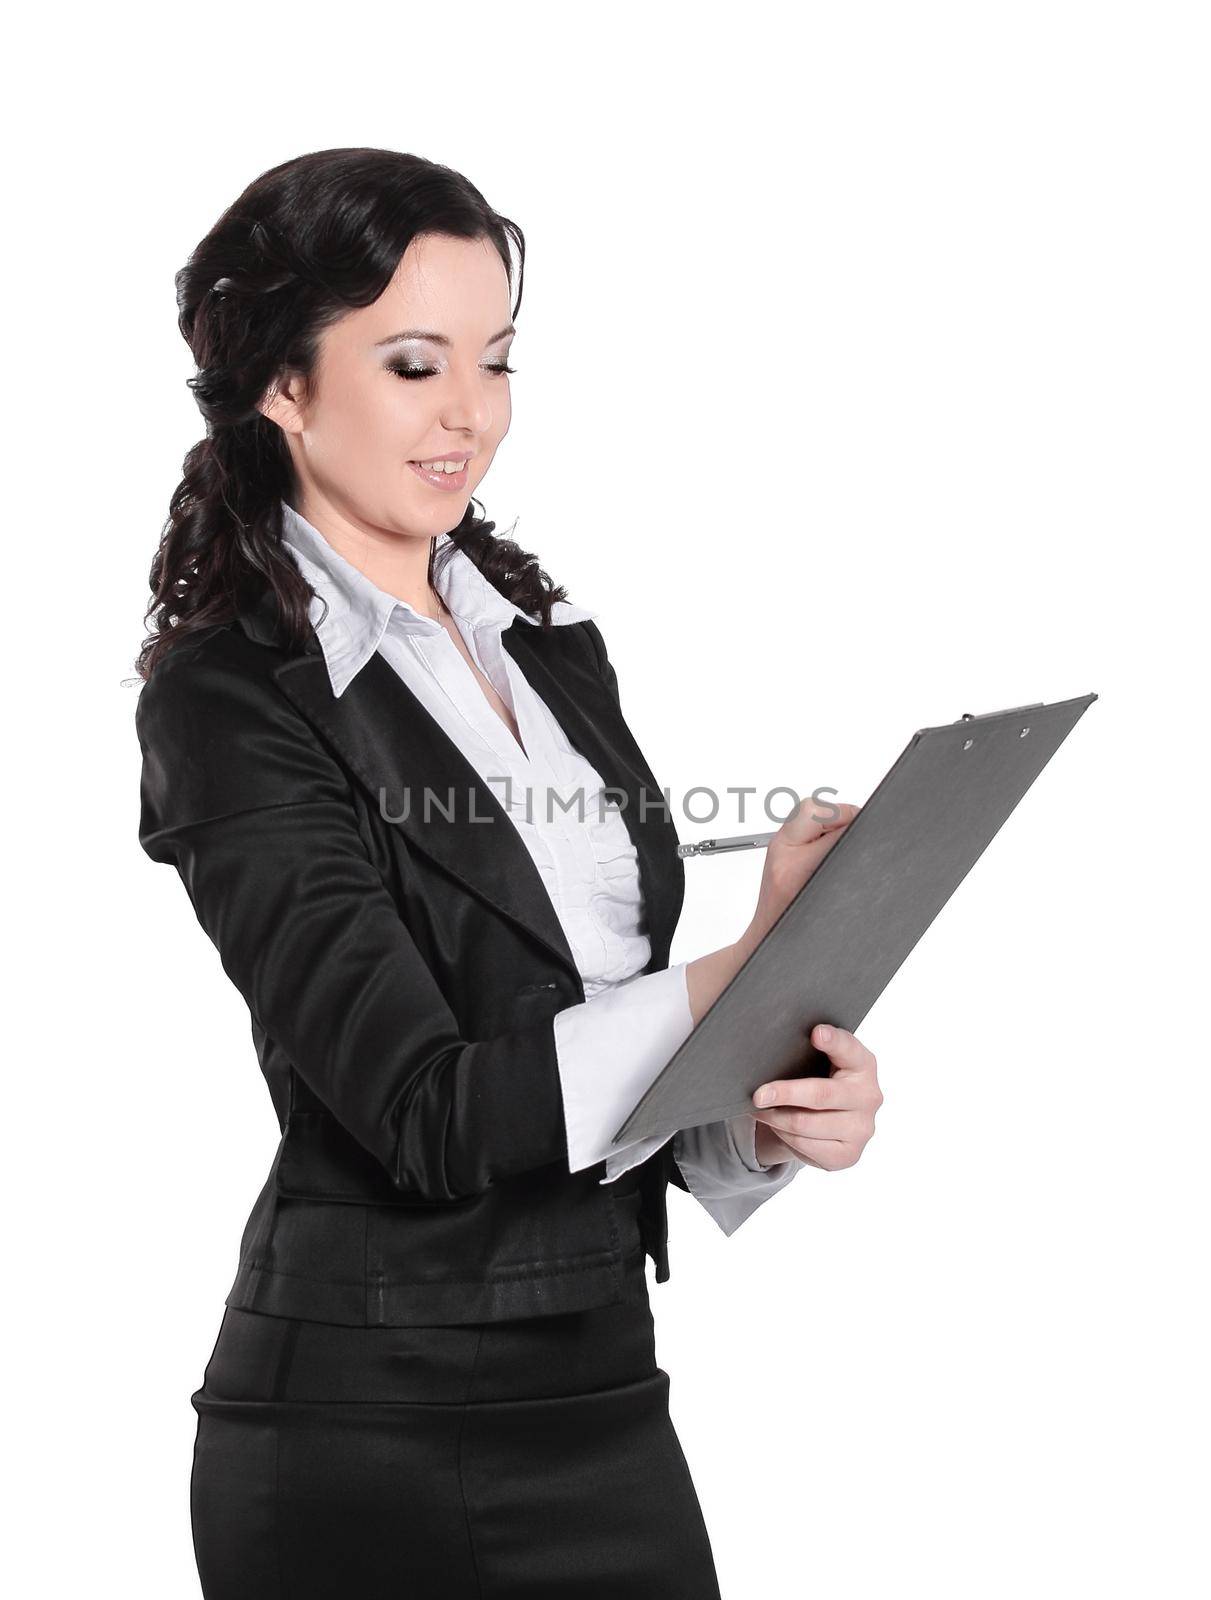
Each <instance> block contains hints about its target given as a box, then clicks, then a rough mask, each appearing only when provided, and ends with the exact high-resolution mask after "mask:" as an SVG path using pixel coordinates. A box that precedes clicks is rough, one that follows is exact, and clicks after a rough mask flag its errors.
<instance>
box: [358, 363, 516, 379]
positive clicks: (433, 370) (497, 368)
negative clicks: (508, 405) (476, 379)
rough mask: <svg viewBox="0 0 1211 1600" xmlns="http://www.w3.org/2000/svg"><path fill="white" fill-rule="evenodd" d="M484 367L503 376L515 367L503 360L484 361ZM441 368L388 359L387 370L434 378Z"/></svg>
mask: <svg viewBox="0 0 1211 1600" xmlns="http://www.w3.org/2000/svg"><path fill="white" fill-rule="evenodd" d="M484 368H485V370H486V371H488V372H494V373H496V374H497V376H503V374H505V373H506V372H516V371H517V368H516V367H511V366H509V364H508V363H507V362H505V361H486V362H485V363H484ZM441 370H442V369H441V368H440V367H418V366H415V365H414V364H413V363H411V362H407V361H388V363H387V371H388V372H393V373H394V374H395V376H396V377H397V378H409V379H416V378H435V377H436V376H437V375H438V373H440V371H441Z"/></svg>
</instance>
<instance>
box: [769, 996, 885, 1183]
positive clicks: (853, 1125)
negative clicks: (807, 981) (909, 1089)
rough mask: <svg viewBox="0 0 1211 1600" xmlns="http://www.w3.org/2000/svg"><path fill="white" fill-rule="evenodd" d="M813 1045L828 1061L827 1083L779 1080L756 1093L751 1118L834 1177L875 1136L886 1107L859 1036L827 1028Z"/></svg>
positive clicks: (819, 1031)
mask: <svg viewBox="0 0 1211 1600" xmlns="http://www.w3.org/2000/svg"><path fill="white" fill-rule="evenodd" d="M812 1042H813V1044H815V1045H816V1046H817V1048H818V1049H821V1050H823V1051H824V1052H825V1054H826V1055H827V1056H828V1058H829V1060H830V1061H831V1062H832V1063H833V1071H832V1074H831V1076H830V1077H827V1078H780V1079H775V1080H773V1081H772V1082H770V1083H765V1084H762V1085H761V1086H760V1087H759V1088H758V1089H756V1090H755V1091H754V1093H753V1105H754V1107H756V1108H758V1109H755V1110H754V1111H753V1113H752V1114H753V1116H754V1117H755V1118H756V1119H757V1121H758V1122H764V1123H766V1124H767V1125H768V1126H769V1127H771V1128H773V1130H774V1132H775V1133H777V1135H778V1137H779V1138H780V1139H784V1140H786V1142H787V1143H788V1144H789V1145H790V1146H791V1148H792V1149H793V1150H794V1151H795V1153H796V1154H797V1155H799V1156H801V1157H802V1159H803V1160H805V1161H810V1162H812V1164H813V1165H815V1166H819V1167H824V1168H826V1169H827V1170H828V1171H830V1172H835V1171H838V1170H839V1169H840V1168H842V1167H851V1166H853V1164H854V1162H855V1161H857V1159H858V1157H859V1156H860V1155H861V1154H862V1152H863V1150H864V1149H865V1148H866V1146H867V1144H868V1143H869V1142H870V1140H871V1138H872V1136H873V1135H874V1131H875V1113H876V1112H877V1111H878V1109H879V1107H880V1106H881V1105H882V1104H883V1091H882V1090H881V1089H880V1088H879V1080H878V1075H877V1069H878V1062H877V1060H876V1058H875V1055H874V1052H873V1051H871V1050H868V1049H867V1047H866V1046H865V1045H864V1044H863V1043H862V1041H861V1040H860V1039H859V1038H858V1037H857V1035H856V1034H853V1033H850V1032H849V1030H848V1029H846V1028H835V1027H831V1026H828V1025H826V1024H823V1023H822V1024H821V1025H820V1026H819V1027H817V1028H814V1029H813V1030H812Z"/></svg>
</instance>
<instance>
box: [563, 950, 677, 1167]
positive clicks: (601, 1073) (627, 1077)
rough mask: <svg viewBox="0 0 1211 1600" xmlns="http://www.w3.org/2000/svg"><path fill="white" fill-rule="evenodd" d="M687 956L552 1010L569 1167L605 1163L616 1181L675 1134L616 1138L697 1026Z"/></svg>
mask: <svg viewBox="0 0 1211 1600" xmlns="http://www.w3.org/2000/svg"><path fill="white" fill-rule="evenodd" d="M686 965H687V963H686V962H684V961H681V962H678V963H677V964H676V965H675V966H671V967H665V968H663V969H662V970H661V971H659V972H647V973H638V974H636V975H635V976H634V977H632V978H626V979H624V980H623V982H621V983H616V984H614V985H613V987H611V988H609V989H603V990H602V991H601V993H600V994H597V995H594V996H593V998H592V999H591V1000H583V1001H581V1002H580V1004H579V1005H574V1006H567V1007H565V1009H564V1010H562V1011H557V1012H556V1013H555V1017H554V1028H555V1050H556V1055H557V1058H558V1063H559V1077H560V1085H561V1088H562V1091H563V1107H564V1123H565V1126H566V1130H567V1139H568V1171H569V1172H581V1171H583V1169H584V1168H585V1167H591V1166H593V1165H594V1163H595V1162H598V1161H604V1162H605V1163H606V1175H605V1177H604V1178H602V1179H601V1180H600V1182H602V1183H610V1182H612V1181H613V1180H614V1179H615V1178H619V1177H621V1176H622V1174H623V1173H624V1172H627V1171H629V1170H630V1168H631V1167H634V1166H638V1164H639V1163H640V1162H641V1161H646V1160H647V1158H648V1156H650V1155H651V1154H652V1153H653V1152H654V1151H656V1150H659V1149H660V1147H661V1145H663V1144H667V1143H668V1139H669V1135H668V1134H667V1133H666V1134H655V1135H650V1136H649V1137H647V1138H645V1139H638V1140H631V1141H629V1142H625V1143H623V1144H616V1143H615V1142H614V1139H613V1134H614V1131H615V1129H617V1128H618V1127H620V1126H621V1125H622V1123H623V1122H625V1121H626V1119H627V1117H628V1116H629V1115H630V1113H631V1112H632V1111H633V1110H634V1108H635V1106H636V1105H637V1104H638V1102H639V1101H640V1100H641V1099H642V1097H643V1096H644V1094H645V1093H646V1092H647V1090H648V1089H649V1088H650V1087H651V1085H652V1083H653V1082H654V1081H655V1080H656V1078H657V1077H659V1075H660V1073H661V1072H662V1071H663V1069H664V1067H665V1066H666V1065H667V1063H668V1062H669V1061H670V1060H671V1059H672V1057H673V1056H674V1055H675V1054H676V1052H677V1050H678V1049H680V1047H681V1045H682V1044H683V1043H684V1042H685V1040H686V1039H687V1038H688V1037H689V1035H690V1033H691V1032H692V1031H693V1028H694V1016H693V1012H692V1011H691V1010H690V999H689V990H688V987H687V981H686V973H685V969H686Z"/></svg>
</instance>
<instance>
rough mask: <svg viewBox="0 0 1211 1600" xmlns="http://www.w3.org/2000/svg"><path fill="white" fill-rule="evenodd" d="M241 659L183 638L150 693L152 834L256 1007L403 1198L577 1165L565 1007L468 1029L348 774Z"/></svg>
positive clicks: (440, 1194) (147, 833) (144, 841)
mask: <svg viewBox="0 0 1211 1600" xmlns="http://www.w3.org/2000/svg"><path fill="white" fill-rule="evenodd" d="M228 638H229V639H230V635H228ZM229 649H230V646H228V650H229ZM239 665H240V664H239V663H236V664H233V663H232V662H231V661H230V660H228V659H225V658H224V651H223V650H222V649H220V650H218V651H209V650H208V649H207V647H206V644H205V642H203V643H202V644H201V645H199V646H193V645H192V644H191V645H181V646H178V647H177V648H176V649H175V650H174V651H172V652H170V654H169V655H168V656H167V657H166V658H165V659H164V660H163V661H162V662H161V663H160V665H159V666H158V667H157V668H156V669H155V670H154V672H153V673H152V676H151V677H150V678H149V679H148V681H147V682H146V683H145V684H144V686H143V688H142V690H141V691H140V694H139V699H138V702H137V709H136V713H135V722H136V728H137V732H138V738H139V744H140V747H141V750H142V755H143V767H142V779H141V787H140V807H141V810H140V823H139V841H140V844H141V845H142V847H143V849H144V850H145V851H146V853H147V854H148V855H149V856H150V857H151V859H152V860H153V861H159V862H168V863H170V864H171V865H172V866H174V867H175V868H176V869H177V871H178V873H179V874H180V876H181V878H182V880H183V882H184V884H185V888H186V890H187V892H188V894H189V898H190V900H191V902H192V904H193V908H194V911H195V913H196V915H197V918H198V921H199V923H200V924H201V926H202V927H203V929H204V930H205V931H206V933H207V935H208V936H209V938H210V939H211V941H212V942H213V944H214V945H215V947H216V949H217V950H218V953H219V956H220V959H221V962H222V965H223V968H224V970H225V971H226V973H227V975H228V976H229V977H230V978H231V980H232V982H233V983H234V984H235V986H236V988H237V989H238V990H239V991H240V993H241V994H242V995H243V997H244V999H245V1001H246V1002H247V1004H248V1006H249V1009H250V1010H251V1012H252V1014H253V1016H254V1018H255V1019H256V1020H257V1021H258V1022H259V1023H260V1024H261V1026H262V1027H263V1028H264V1029H265V1031H266V1032H267V1033H268V1034H269V1035H270V1036H271V1037H272V1038H274V1039H275V1040H277V1041H278V1042H279V1044H280V1045H281V1046H282V1048H283V1049H284V1050H285V1052H286V1054H287V1056H288V1057H289V1058H290V1060H291V1062H292V1063H293V1065H294V1067H295V1069H296V1070H297V1071H298V1073H299V1074H300V1076H301V1077H302V1078H303V1080H304V1081H305V1082H306V1083H307V1084H308V1086H309V1087H310V1088H311V1089H312V1091H313V1092H314V1093H315V1095H316V1096H317V1097H318V1098H319V1099H320V1100H321V1102H323V1104H325V1105H326V1106H327V1107H328V1108H329V1110H330V1111H331V1112H332V1114H333V1115H334V1116H335V1117H336V1118H337V1120H338V1121H339V1122H341V1123H342V1124H343V1125H344V1126H345V1128H346V1129H347V1130H348V1131H349V1132H350V1133H351V1134H352V1135H353V1137H354V1138H355V1139H357V1140H358V1142H359V1143H360V1144H361V1145H363V1146H364V1147H365V1149H366V1150H368V1151H369V1152H370V1153H371V1154H372V1155H373V1156H374V1157H375V1158H376V1160H377V1161H378V1162H379V1163H380V1164H381V1165H382V1167H383V1168H384V1169H385V1170H386V1172H387V1173H388V1174H389V1175H390V1178H391V1180H392V1182H393V1183H394V1184H395V1185H396V1187H397V1188H398V1189H400V1190H401V1191H403V1192H406V1193H408V1194H410V1195H414V1196H417V1197H421V1198H424V1199H427V1200H437V1201H441V1200H456V1199H460V1198H462V1197H465V1196H467V1195H471V1194H475V1193H478V1192H481V1191H483V1190H484V1189H486V1188H488V1187H489V1186H490V1185H491V1184H493V1183H494V1182H496V1181H498V1180H500V1179H502V1178H508V1177H510V1176H512V1175H514V1174H517V1173H521V1172H525V1171H529V1170H531V1169H533V1168H537V1167H540V1166H544V1165H547V1164H548V1163H551V1162H557V1161H560V1160H566V1158H567V1140H566V1134H565V1127H564V1115H563V1105H562V1098H561V1091H560V1079H559V1071H558V1062H557V1056H556V1050H555V1036H554V1029H553V1024H552V1021H551V1019H550V1018H548V1019H546V1020H545V1021H543V1022H541V1023H538V1024H536V1025H532V1026H529V1027H524V1028H518V1029H515V1030H513V1031H512V1032H509V1033H505V1034H502V1035H500V1036H499V1037H497V1038H493V1039H485V1040H467V1039H464V1038H463V1037H462V1036H461V1034H460V1031H459V1026H458V1023H457V1021H456V1019H455V1016H454V1014H453V1013H452V1011H451V1010H450V1007H449V1006H448V1005H447V1003H446V1000H445V998H444V996H443V994H442V992H441V990H440V988H439V986H438V984H437V982H436V980H435V978H434V976H433V974H432V973H431V971H430V969H429V967H428V965H427V964H426V962H425V961H424V959H423V958H422V956H421V954H420V952H419V951H418V949H417V947H416V945H415V944H414V942H413V940H412V938H411V936H410V934H409V932H408V929H407V927H406V925H405V923H404V922H403V920H402V919H401V917H400V915H399V910H398V908H397V906H396V903H395V901H394V900H393V899H392V897H391V895H390V894H389V893H388V891H387V889H386V887H385V886H384V884H383V881H382V879H381V877H380V875H379V873H378V871H377V869H376V867H375V866H374V863H373V861H372V859H371V857H370V853H369V850H368V848H367V846H366V843H365V841H364V840H363V838H362V834H361V831H360V825H359V818H358V813H357V809H356V807H355V805H354V802H353V796H352V794H351V792H350V790H349V786H348V780H347V779H346V777H345V774H344V771H343V769H342V768H341V767H340V765H339V764H338V763H337V762H336V761H335V759H334V758H333V757H332V756H331V755H330V754H329V753H328V752H327V751H326V749H325V748H324V747H323V745H322V744H321V743H320V742H319V740H318V739H317V738H316V737H315V735H314V733H313V731H312V729H311V727H310V724H308V723H307V721H306V719H305V718H303V717H301V716H300V715H299V713H298V712H297V711H296V710H295V709H294V707H293V706H292V704H291V703H290V702H289V700H288V699H287V698H286V696H285V695H284V694H282V693H281V691H280V690H279V689H278V687H277V686H276V684H274V683H272V682H271V681H269V680H268V679H266V678H263V677H262V678H258V677H257V676H255V675H254V674H253V673H251V672H250V671H248V670H247V669H246V668H245V669H244V670H240V669H239Z"/></svg>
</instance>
